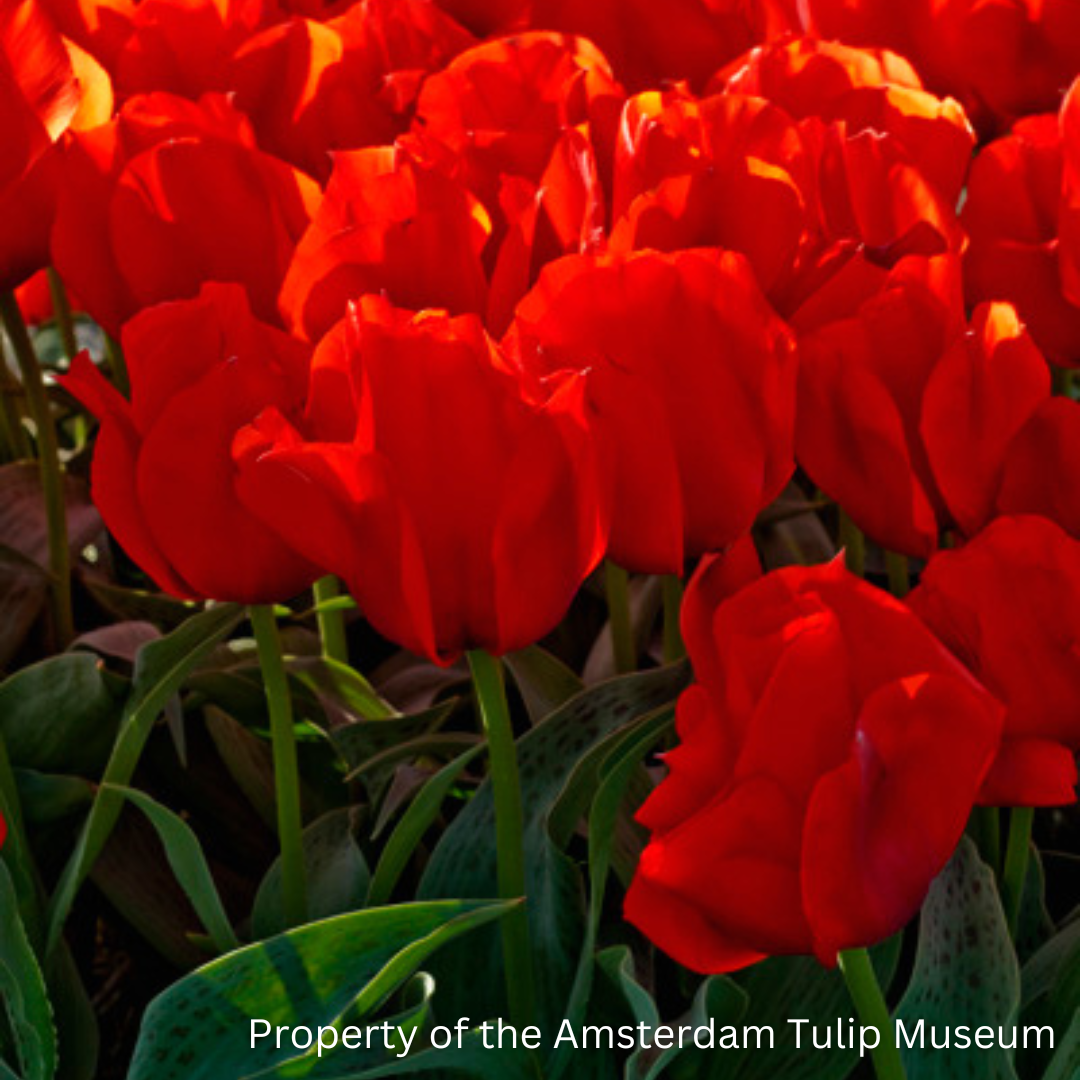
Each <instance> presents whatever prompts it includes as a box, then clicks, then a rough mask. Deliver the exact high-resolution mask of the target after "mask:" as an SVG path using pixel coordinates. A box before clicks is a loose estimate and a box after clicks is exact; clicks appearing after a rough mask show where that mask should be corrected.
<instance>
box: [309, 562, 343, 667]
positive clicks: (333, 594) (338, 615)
mask: <svg viewBox="0 0 1080 1080" xmlns="http://www.w3.org/2000/svg"><path fill="white" fill-rule="evenodd" d="M312 592H313V594H314V598H315V606H316V608H319V609H320V610H318V611H317V612H316V615H315V618H316V620H317V621H318V624H319V637H320V638H321V640H322V654H323V656H324V657H325V658H326V659H327V660H336V661H337V662H338V663H339V664H348V662H349V642H348V639H347V638H346V637H345V612H344V611H341V610H340V609H338V608H335V607H333V606H331V607H330V608H322V607H321V605H323V604H328V603H329V602H330V601H331V600H335V599H337V597H338V596H340V595H341V589H340V588H339V586H338V579H337V578H336V577H335V576H334V575H333V574H327V575H326V577H321V578H319V580H318V581H316V582H315V585H314V586H313V588H312Z"/></svg>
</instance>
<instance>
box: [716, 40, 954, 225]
mask: <svg viewBox="0 0 1080 1080" xmlns="http://www.w3.org/2000/svg"><path fill="white" fill-rule="evenodd" d="M712 85H713V86H714V88H715V89H716V90H717V91H721V90H722V91H726V92H729V93H732V92H733V93H737V94H745V95H754V96H757V97H763V98H767V99H768V100H769V101H771V102H773V103H774V104H776V105H779V106H780V108H782V109H784V111H785V112H787V113H788V114H789V115H790V116H792V117H793V118H794V119H796V120H804V119H807V118H808V117H811V116H816V117H819V118H820V119H822V120H825V121H829V122H832V121H843V122H844V123H845V124H846V125H847V128H848V130H849V131H850V132H851V133H854V132H857V131H866V130H873V131H875V132H878V133H884V134H888V135H890V136H893V137H894V138H895V139H896V140H897V142H898V143H899V144H900V145H901V146H902V147H903V148H904V151H905V153H906V155H907V157H908V158H909V160H910V161H911V163H912V164H913V165H915V166H916V168H917V169H918V170H919V172H921V173H922V175H923V176H925V177H926V178H927V179H928V180H929V181H931V182H932V183H933V184H934V186H935V187H936V188H937V190H938V191H939V192H940V193H941V194H942V196H943V197H944V198H945V199H946V200H947V201H949V202H950V203H952V204H955V202H956V199H957V197H958V196H959V194H960V190H961V188H962V187H963V184H964V178H965V176H966V175H967V169H968V163H969V161H970V158H971V153H972V150H973V149H974V147H975V133H974V132H973V131H972V129H971V125H970V124H969V123H968V119H967V117H966V116H965V114H964V110H963V109H962V108H961V106H960V105H959V104H958V103H957V102H956V101H954V100H952V99H951V98H945V99H942V98H938V97H935V96H934V95H933V94H931V93H929V92H928V91H926V90H925V89H924V88H923V85H922V81H921V80H920V78H919V76H918V74H917V73H916V72H915V70H914V68H912V67H911V65H910V64H909V63H908V62H907V60H905V59H904V58H903V57H901V56H898V55H896V54H895V53H891V52H888V51H887V50H871V49H856V48H852V47H851V46H848V45H841V44H839V43H838V42H826V41H819V40H817V39H815V38H786V39H782V40H780V41H776V42H771V43H769V44H766V45H762V46H759V47H758V48H756V49H753V50H752V51H751V52H749V53H747V54H746V55H745V56H742V57H740V58H739V59H737V60H733V61H732V62H731V64H729V65H728V67H727V68H725V69H724V70H723V71H722V72H720V73H719V74H718V76H717V77H716V78H715V79H714V81H713V84H712Z"/></svg>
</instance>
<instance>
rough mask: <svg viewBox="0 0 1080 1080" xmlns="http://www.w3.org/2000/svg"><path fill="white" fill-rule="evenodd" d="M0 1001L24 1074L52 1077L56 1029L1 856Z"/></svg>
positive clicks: (30, 1079) (36, 1079) (27, 1078)
mask: <svg viewBox="0 0 1080 1080" xmlns="http://www.w3.org/2000/svg"><path fill="white" fill-rule="evenodd" d="M0 1006H2V1007H3V1009H4V1011H5V1013H6V1015H7V1021H8V1026H9V1029H10V1032H11V1035H12V1038H13V1040H14V1052H15V1058H16V1063H17V1065H18V1069H19V1072H18V1074H17V1075H19V1076H21V1077H22V1080H52V1077H53V1076H54V1075H55V1073H56V1030H55V1028H54V1027H53V1019H52V1007H51V1005H50V1004H49V998H48V994H47V992H46V989H45V979H44V976H43V975H42V973H41V968H40V967H39V966H38V962H37V958H36V957H35V955H34V950H33V949H32V948H31V946H30V941H29V939H28V938H27V936H26V930H25V928H24V927H23V924H22V920H21V919H20V918H19V904H18V898H17V896H16V894H15V887H14V886H13V885H12V882H11V875H10V874H9V873H8V871H7V867H6V866H5V865H4V863H3V862H0Z"/></svg>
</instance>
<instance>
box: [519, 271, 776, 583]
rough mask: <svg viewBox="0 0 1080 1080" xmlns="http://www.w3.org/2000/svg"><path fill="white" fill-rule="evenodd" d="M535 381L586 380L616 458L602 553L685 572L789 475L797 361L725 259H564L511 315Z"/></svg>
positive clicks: (745, 274)
mask: <svg viewBox="0 0 1080 1080" xmlns="http://www.w3.org/2000/svg"><path fill="white" fill-rule="evenodd" d="M512 341H513V342H514V347H515V350H516V352H517V355H518V356H519V357H520V359H521V362H522V363H523V364H524V365H525V366H526V367H527V368H528V369H530V370H532V371H535V372H536V373H538V374H540V375H545V376H546V375H553V374H555V373H556V372H558V371H560V370H564V369H569V370H574V371H580V372H583V373H586V372H587V376H588V378H587V387H588V389H587V394H588V400H589V403H590V407H591V408H592V411H593V413H594V414H595V418H596V419H595V423H596V432H597V438H598V440H599V441H600V445H601V448H602V449H603V450H604V452H605V453H606V455H607V457H608V459H609V461H610V463H611V480H610V483H611V485H612V490H613V492H614V507H613V520H612V528H611V551H610V554H611V557H612V558H613V559H614V560H615V561H616V562H617V563H619V564H620V565H622V566H624V567H626V568H627V569H629V570H633V571H642V572H653V573H682V571H683V567H684V563H685V560H686V559H688V558H692V557H694V556H697V555H700V554H702V553H704V552H708V551H720V550H722V549H723V548H725V547H727V545H728V544H730V543H732V542H734V541H735V540H736V539H738V537H740V536H741V535H742V534H744V533H745V532H747V531H748V530H749V528H750V526H751V524H752V523H753V521H754V518H755V516H756V515H757V513H758V511H759V510H761V509H762V507H764V506H765V505H767V504H768V503H769V502H771V501H772V499H774V498H775V497H776V495H777V494H779V492H780V491H781V489H782V488H783V487H784V485H785V484H786V483H787V481H788V479H789V478H790V476H791V471H792V459H791V438H792V423H793V405H794V402H793V391H794V381H795V353H794V349H793V346H792V341H791V338H790V335H789V333H788V331H787V329H786V327H785V326H784V324H783V323H782V322H781V321H780V320H779V319H778V318H777V316H776V315H775V313H774V312H773V311H772V309H771V308H770V307H769V306H768V304H767V303H766V301H765V300H764V298H763V297H762V295H761V292H760V290H759V289H758V287H757V285H756V284H755V282H754V278H753V274H752V273H751V271H750V268H749V266H748V264H747V263H746V261H745V260H744V259H743V258H742V257H741V256H739V255H736V254H733V253H719V252H714V251H685V252H679V253H677V254H674V255H661V254H657V253H655V252H645V253H641V254H638V255H632V256H629V257H626V258H623V257H617V256H601V257H596V258H588V257H584V256H570V257H568V258H565V259H562V260H560V261H558V262H556V263H553V264H551V265H549V266H547V267H546V268H545V269H544V271H543V273H542V274H541V275H540V281H539V284H538V285H537V286H536V288H535V289H534V290H533V291H532V292H531V293H530V294H529V295H528V296H527V297H526V298H525V299H524V300H523V301H522V303H521V304H520V306H519V307H518V311H517V316H516V319H515V324H514V327H513V330H512Z"/></svg>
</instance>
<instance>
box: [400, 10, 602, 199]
mask: <svg viewBox="0 0 1080 1080" xmlns="http://www.w3.org/2000/svg"><path fill="white" fill-rule="evenodd" d="M622 99H623V93H622V88H621V87H620V86H619V84H618V83H617V82H616V81H615V79H614V77H613V75H612V74H611V69H610V68H609V67H608V64H607V61H606V60H605V59H604V57H603V56H602V55H601V54H600V53H599V52H598V51H597V49H596V48H595V47H594V46H593V45H592V44H590V43H589V42H588V41H586V40H584V39H582V38H574V37H569V36H563V35H561V34H551V33H542V32H530V33H526V34H519V35H516V36H514V37H508V38H503V39H500V40H498V41H489V42H485V43H483V44H481V45H477V46H476V47H475V48H472V49H469V50H468V51H466V52H463V53H461V55H460V56H457V57H456V58H455V59H454V60H452V61H451V62H450V64H449V65H448V66H447V67H446V68H445V69H444V70H443V71H441V72H438V73H436V74H435V75H432V76H430V77H429V78H428V79H427V80H426V82H425V83H424V85H423V87H422V89H421V91H420V96H419V98H418V100H417V103H416V119H415V122H414V124H413V130H414V133H415V135H416V138H417V140H418V141H419V142H420V144H421V145H422V146H423V147H424V148H425V151H426V153H427V155H428V156H430V157H431V158H432V159H437V158H439V156H440V155H446V157H447V160H448V166H449V167H450V168H451V169H452V171H453V173H454V175H455V176H456V177H457V178H458V179H460V180H461V181H462V183H464V184H465V185H466V186H467V187H469V188H470V189H471V190H472V191H474V192H475V193H476V194H477V196H478V197H479V198H480V200H481V201H482V202H483V203H484V205H485V206H486V207H487V208H488V210H489V212H491V213H492V214H494V213H495V212H496V210H497V209H498V206H499V189H500V184H501V181H502V178H503V177H504V176H513V177H521V178H524V179H526V180H531V181H533V182H537V181H539V179H540V177H541V176H542V175H543V173H544V170H545V169H546V168H547V166H548V163H549V162H550V160H551V155H552V153H553V152H554V150H555V147H556V146H557V144H558V143H559V140H560V139H561V137H562V136H563V133H564V132H565V131H566V130H567V129H568V128H572V127H583V128H584V130H585V131H586V132H587V133H588V135H589V137H590V140H591V142H592V143H593V144H594V145H595V146H598V147H607V146H610V145H611V144H612V142H613V140H614V134H615V125H616V123H617V121H618V112H619V109H620V107H621V105H622Z"/></svg>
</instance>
